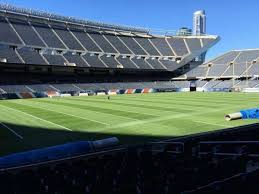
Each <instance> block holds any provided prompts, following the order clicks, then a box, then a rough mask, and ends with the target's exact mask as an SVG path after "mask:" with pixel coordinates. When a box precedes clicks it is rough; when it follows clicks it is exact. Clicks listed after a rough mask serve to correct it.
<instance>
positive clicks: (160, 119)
mask: <svg viewBox="0 0 259 194" xmlns="http://www.w3.org/2000/svg"><path fill="white" fill-rule="evenodd" d="M226 109H227V108H221V109H210V110H206V111H203V112H193V113H189V114H187V113H181V114H173V115H168V116H164V117H158V118H152V119H146V120H142V121H132V122H128V123H121V124H118V125H113V126H111V127H107V128H104V129H102V130H101V131H106V130H109V129H115V128H123V127H129V126H136V125H141V124H150V123H156V122H160V121H166V120H171V119H180V118H183V117H185V118H187V119H188V118H189V120H192V118H191V117H192V116H198V115H203V114H207V113H213V112H220V111H223V110H226Z"/></svg>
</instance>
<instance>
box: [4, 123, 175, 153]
mask: <svg viewBox="0 0 259 194" xmlns="http://www.w3.org/2000/svg"><path fill="white" fill-rule="evenodd" d="M0 124H1V125H0V130H1V133H0V156H2V155H6V154H9V153H14V152H21V151H26V150H31V149H37V148H41V147H47V146H53V145H58V144H63V143H68V142H73V141H88V140H89V141H91V140H98V139H104V138H109V137H117V138H118V139H119V141H120V144H135V143H144V142H148V141H158V140H162V139H168V138H173V136H152V135H129V134H119V133H118V134H114V133H113V134H111V133H105V132H85V131H84V132H83V131H69V130H62V129H49V128H38V127H37V128H36V127H32V126H23V125H15V124H11V123H0Z"/></svg>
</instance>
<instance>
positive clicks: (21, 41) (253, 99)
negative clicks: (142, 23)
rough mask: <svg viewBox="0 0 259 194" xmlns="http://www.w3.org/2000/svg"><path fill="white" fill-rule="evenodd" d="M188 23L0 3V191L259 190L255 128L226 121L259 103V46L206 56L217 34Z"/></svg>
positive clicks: (170, 193) (186, 193)
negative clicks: (147, 22)
mask: <svg viewBox="0 0 259 194" xmlns="http://www.w3.org/2000/svg"><path fill="white" fill-rule="evenodd" d="M197 20H199V22H197ZM195 21H196V22H195ZM194 24H195V25H194V26H195V27H194V29H193V31H194V33H192V32H191V33H190V31H189V29H187V28H181V29H180V30H179V31H178V32H177V34H170V33H167V34H161V33H155V32H154V33H153V32H152V31H151V30H149V29H146V28H139V27H138V28H136V27H129V26H123V25H111V24H106V23H101V22H93V21H89V20H82V19H77V18H74V17H69V16H62V15H58V14H50V13H48V12H43V11H36V10H32V9H24V8H19V7H16V6H11V5H6V4H0V107H1V111H0V130H1V143H0V145H1V149H0V155H1V157H0V187H1V193H3V194H43V193H44V194H47V193H51V194H66V193H67V194H73V193H75V194H76V193H95V194H102V193H111V194H127V193H128V194H134V193H136V194H151V193H155V194H160V193H161V194H181V193H182V194H194V193H195V194H197V193H206V194H210V193H211V194H212V193H213V194H215V193H221V194H224V193H235V194H236V193H237V194H238V193H251V194H253V193H255V194H256V193H258V192H259V189H258V187H257V184H256V183H257V180H258V177H259V171H258V156H259V153H258V145H259V144H258V143H259V136H258V132H257V130H258V129H259V125H258V124H257V121H256V120H255V119H245V120H242V119H240V120H236V121H232V122H229V121H226V120H225V119H224V116H225V115H227V114H229V113H235V112H239V111H241V110H246V109H249V108H255V107H257V106H258V102H259V101H258V94H257V92H258V91H259V81H258V76H259V60H258V59H259V49H244V50H232V51H229V52H227V53H225V54H222V55H220V56H218V57H216V58H214V59H212V60H209V61H205V56H206V53H207V52H208V51H209V50H210V49H211V48H212V47H213V46H214V45H216V44H217V43H218V42H219V41H220V37H219V36H217V35H208V34H206V33H205V26H206V25H205V24H206V16H205V12H204V11H197V12H195V13H194ZM255 112H256V113H255V114H258V113H257V112H258V109H257V110H256V111H255ZM241 113H242V111H241ZM257 138H258V139H257ZM186 180H189V181H186Z"/></svg>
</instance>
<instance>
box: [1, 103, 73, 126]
mask: <svg viewBox="0 0 259 194" xmlns="http://www.w3.org/2000/svg"><path fill="white" fill-rule="evenodd" d="M0 106H3V107H5V108H8V109H11V110H13V111H16V112H19V113H22V114H24V115H27V116H30V117H32V118H34V119H37V120H41V121H43V122H46V123H50V124H52V125H55V126H58V127H61V128H63V129H66V130H68V131H72V129H69V128H67V127H64V126H62V125H59V124H57V123H53V122H51V121H48V120H45V119H42V118H40V117H37V116H34V115H32V114H29V113H26V112H23V111H21V110H17V109H14V108H11V107H9V106H5V105H2V104H1V105H0Z"/></svg>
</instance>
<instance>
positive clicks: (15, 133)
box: [0, 122, 23, 139]
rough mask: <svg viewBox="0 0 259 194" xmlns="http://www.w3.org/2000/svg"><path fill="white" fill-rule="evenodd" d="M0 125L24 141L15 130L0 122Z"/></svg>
mask: <svg viewBox="0 0 259 194" xmlns="http://www.w3.org/2000/svg"><path fill="white" fill-rule="evenodd" d="M0 125H2V126H3V127H4V128H6V129H8V130H9V131H11V132H12V133H13V134H14V135H15V136H16V137H18V138H20V139H23V136H21V135H20V134H18V133H17V132H16V131H15V130H13V129H11V128H10V127H8V126H7V125H5V124H4V123H2V122H0Z"/></svg>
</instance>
